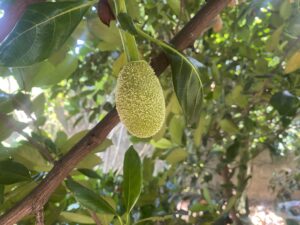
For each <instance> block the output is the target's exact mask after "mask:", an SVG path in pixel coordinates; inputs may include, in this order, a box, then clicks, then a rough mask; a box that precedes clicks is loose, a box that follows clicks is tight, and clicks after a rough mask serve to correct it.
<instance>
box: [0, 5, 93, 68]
mask: <svg viewBox="0 0 300 225" xmlns="http://www.w3.org/2000/svg"><path fill="white" fill-rule="evenodd" d="M92 3H93V2H85V1H76V2H43V3H37V4H32V5H30V6H29V7H28V8H27V10H26V11H25V13H24V15H23V16H22V18H21V19H20V21H19V22H18V23H17V25H16V26H15V28H14V29H13V31H12V32H11V33H10V34H9V36H8V37H7V38H6V39H5V40H4V41H3V42H2V43H1V46H0V64H2V65H5V66H11V67H13V66H27V65H31V64H34V63H37V62H41V61H43V60H44V59H46V58H48V57H49V56H50V55H51V54H52V53H54V52H55V51H57V50H58V49H59V48H60V47H61V46H62V45H63V44H64V42H65V41H66V40H67V39H68V38H69V36H70V35H71V33H72V32H73V30H74V29H75V28H76V26H77V25H78V24H79V22H80V21H81V19H82V17H83V15H84V14H85V12H86V10H87V9H88V8H89V7H90V6H91V5H92Z"/></svg>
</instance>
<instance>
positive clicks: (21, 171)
mask: <svg viewBox="0 0 300 225" xmlns="http://www.w3.org/2000/svg"><path fill="white" fill-rule="evenodd" d="M30 179H31V178H30V174H29V170H28V169H27V168H26V167H25V166H23V165H22V164H21V163H17V162H14V161H11V160H6V161H1V162H0V184H13V183H18V182H22V181H29V180H30Z"/></svg>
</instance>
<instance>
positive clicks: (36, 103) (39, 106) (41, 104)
mask: <svg viewBox="0 0 300 225" xmlns="http://www.w3.org/2000/svg"><path fill="white" fill-rule="evenodd" d="M45 102H46V98H45V95H44V93H42V94H40V95H39V96H37V97H36V98H35V99H34V100H33V101H32V111H33V112H34V113H35V115H36V116H37V117H39V116H42V115H43V113H44V109H45Z"/></svg>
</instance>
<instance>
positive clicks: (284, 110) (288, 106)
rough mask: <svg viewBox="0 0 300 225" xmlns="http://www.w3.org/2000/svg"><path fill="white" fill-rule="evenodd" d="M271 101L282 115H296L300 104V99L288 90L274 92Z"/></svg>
mask: <svg viewBox="0 0 300 225" xmlns="http://www.w3.org/2000/svg"><path fill="white" fill-rule="evenodd" d="M270 103H271V105H272V106H273V107H274V108H275V109H276V110H277V111H278V112H279V114H280V115H282V116H295V114H296V112H297V109H298V108H299V106H300V101H299V99H298V98H297V97H296V96H294V95H292V94H291V93H290V92H289V91H288V90H285V91H282V92H277V93H276V94H274V95H273V96H272V98H271V100H270Z"/></svg>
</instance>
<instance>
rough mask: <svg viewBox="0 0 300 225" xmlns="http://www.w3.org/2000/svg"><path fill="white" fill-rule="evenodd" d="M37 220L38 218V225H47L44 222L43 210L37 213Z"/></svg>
mask: <svg viewBox="0 0 300 225" xmlns="http://www.w3.org/2000/svg"><path fill="white" fill-rule="evenodd" d="M35 218H36V221H35V224H36V225H45V223H44V220H45V219H44V209H43V208H42V209H40V210H38V211H37V212H36V216H35Z"/></svg>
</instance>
